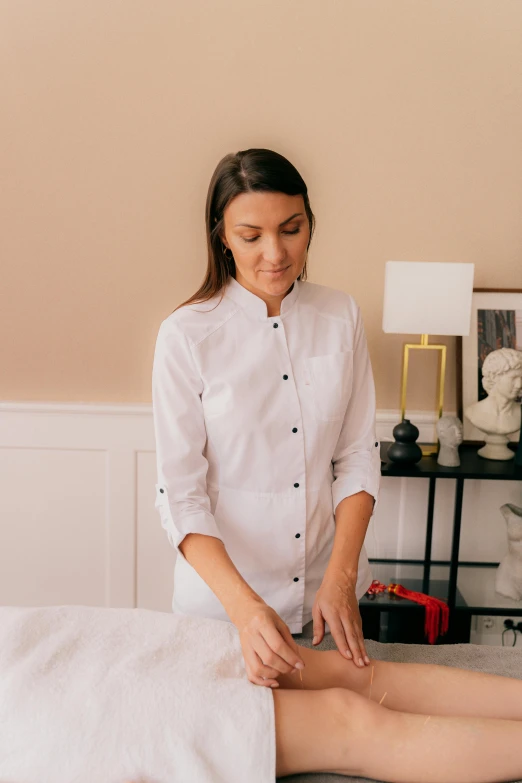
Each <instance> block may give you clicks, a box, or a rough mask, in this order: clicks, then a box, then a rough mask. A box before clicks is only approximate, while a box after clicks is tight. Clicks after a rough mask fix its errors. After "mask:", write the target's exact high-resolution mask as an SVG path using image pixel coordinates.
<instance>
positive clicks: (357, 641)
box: [312, 574, 370, 667]
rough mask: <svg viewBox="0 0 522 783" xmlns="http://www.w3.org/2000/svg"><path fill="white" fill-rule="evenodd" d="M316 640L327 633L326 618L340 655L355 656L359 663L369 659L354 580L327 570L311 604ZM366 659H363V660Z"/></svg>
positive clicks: (362, 663)
mask: <svg viewBox="0 0 522 783" xmlns="http://www.w3.org/2000/svg"><path fill="white" fill-rule="evenodd" d="M312 617H313V623H314V638H313V644H319V643H320V642H322V640H323V637H324V626H325V621H326V622H327V623H328V625H329V626H330V630H331V632H332V636H333V638H334V641H335V643H336V645H337V647H338V649H339V652H340V653H341V655H343V656H344V657H345V658H352V657H353V661H354V663H356V664H357V665H358V666H362V667H364V662H366V663H367V664H368V663H370V659H369V658H368V655H367V654H366V648H365V646H364V637H363V632H362V620H361V613H360V612H359V602H358V601H357V598H356V595H355V584H354V583H353V582H352V581H349V580H347V579H346V577H343V576H342V574H326V575H325V577H324V579H323V582H322V584H321V587H320V588H319V590H318V591H317V593H316V596H315V601H314V605H313V607H312ZM363 659H364V660H363Z"/></svg>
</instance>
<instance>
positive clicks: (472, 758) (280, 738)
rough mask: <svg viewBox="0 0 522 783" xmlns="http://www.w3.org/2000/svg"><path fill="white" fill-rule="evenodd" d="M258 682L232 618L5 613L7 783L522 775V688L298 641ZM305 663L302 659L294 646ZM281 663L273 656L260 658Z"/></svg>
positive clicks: (1, 652) (1, 692)
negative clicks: (362, 658)
mask: <svg viewBox="0 0 522 783" xmlns="http://www.w3.org/2000/svg"><path fill="white" fill-rule="evenodd" d="M296 652H297V653H298V655H299V656H300V657H301V659H302V661H303V662H304V669H302V670H301V671H299V670H297V669H294V667H293V663H295V661H291V662H290V663H289V664H288V671H287V672H285V673H283V674H281V675H280V676H279V677H278V683H279V685H278V687H277V688H270V687H263V686H260V685H255V684H253V683H252V682H250V681H249V680H248V678H247V675H246V672H245V665H244V662H243V656H242V651H241V646H240V642H239V637H238V633H237V630H236V628H235V626H233V625H232V624H231V623H227V622H223V621H219V620H209V619H203V618H197V617H184V616H182V615H174V614H169V613H165V612H158V611H152V610H147V609H112V608H102V607H87V606H50V607H10V606H8V607H0V781H1V783H72V781H74V782H75V783H274V779H275V777H276V776H277V777H285V776H287V775H292V774H296V773H300V772H319V771H325V772H335V773H337V774H341V775H347V776H350V775H353V776H361V777H366V778H371V779H375V780H379V781H394V783H397V782H398V783H400V782H401V781H404V783H410V782H411V783H419V781H422V782H423V783H450V781H451V783H464V781H465V783H474V782H475V781H476V783H479V782H480V783H488V782H489V781H491V782H493V781H495V783H497V782H498V781H514V780H520V779H522V681H521V680H518V679H511V678H507V677H503V676H495V675H490V674H484V673H477V672H471V671H467V670H464V669H456V668H450V667H447V666H438V665H429V664H408V663H390V662H384V661H379V660H372V661H371V665H369V666H366V667H364V668H363V669H361V668H359V667H357V666H356V665H355V664H354V663H353V662H352V661H350V660H346V659H345V658H343V657H342V656H341V654H340V653H339V652H338V651H337V650H336V651H327V652H324V651H323V652H322V651H319V650H314V649H307V648H305V647H301V646H298V645H296ZM296 661H297V654H296ZM264 663H265V664H267V665H270V662H269V661H265V662H264Z"/></svg>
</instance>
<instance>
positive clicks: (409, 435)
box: [388, 419, 422, 464]
mask: <svg viewBox="0 0 522 783" xmlns="http://www.w3.org/2000/svg"><path fill="white" fill-rule="evenodd" d="M393 437H394V438H395V443H392V445H391V446H390V448H389V449H388V457H389V459H391V460H392V462H400V463H402V464H404V463H407V462H411V463H415V462H418V461H419V460H420V459H421V457H422V451H421V448H420V446H419V445H418V444H417V443H415V441H416V440H417V438H418V437H419V430H418V429H417V427H416V426H415V424H412V423H411V421H410V420H409V419H403V420H402V421H401V422H400V424H397V425H396V426H395V427H394V428H393Z"/></svg>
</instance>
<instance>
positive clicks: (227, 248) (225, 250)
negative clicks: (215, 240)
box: [221, 244, 234, 261]
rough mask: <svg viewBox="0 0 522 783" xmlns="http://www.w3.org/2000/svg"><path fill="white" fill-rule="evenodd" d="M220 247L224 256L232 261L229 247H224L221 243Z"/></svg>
mask: <svg viewBox="0 0 522 783" xmlns="http://www.w3.org/2000/svg"><path fill="white" fill-rule="evenodd" d="M221 247H222V248H223V255H224V256H225V258H227V259H228V260H229V261H232V259H233V258H234V256H233V255H232V251H231V250H230V248H229V247H225V245H223V244H222V245H221ZM227 250H230V255H229V256H227Z"/></svg>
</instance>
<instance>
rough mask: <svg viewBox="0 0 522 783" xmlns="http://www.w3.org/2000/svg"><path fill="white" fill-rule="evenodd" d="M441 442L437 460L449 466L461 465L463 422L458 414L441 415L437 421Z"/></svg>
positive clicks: (440, 463)
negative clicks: (460, 446)
mask: <svg viewBox="0 0 522 783" xmlns="http://www.w3.org/2000/svg"><path fill="white" fill-rule="evenodd" d="M437 435H438V437H439V442H440V450H439V455H438V457H437V462H438V463H439V465H445V466H446V467H448V468H453V467H456V466H457V465H460V457H459V451H458V449H459V445H460V444H461V443H462V422H461V420H460V419H459V418H458V416H441V417H440V419H439V420H438V422H437Z"/></svg>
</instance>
